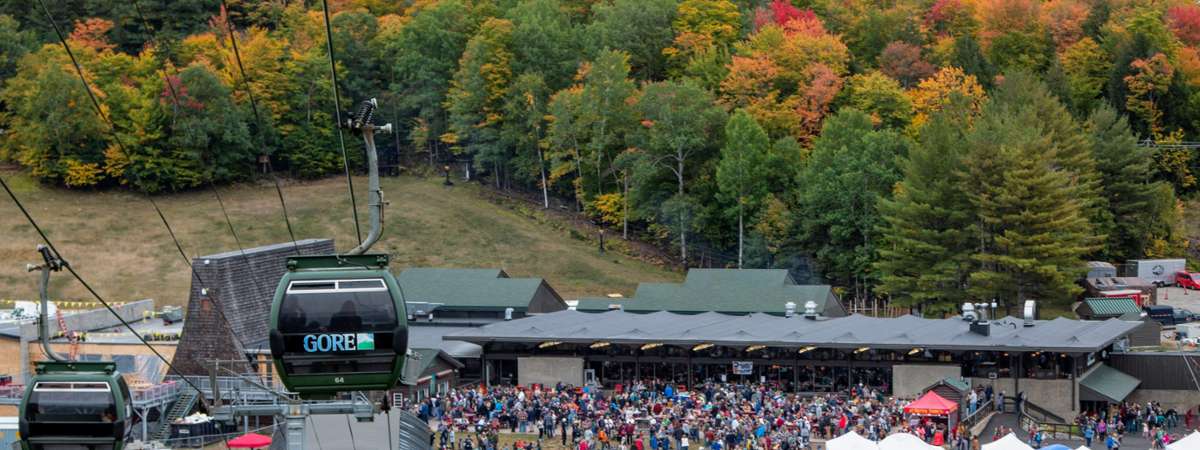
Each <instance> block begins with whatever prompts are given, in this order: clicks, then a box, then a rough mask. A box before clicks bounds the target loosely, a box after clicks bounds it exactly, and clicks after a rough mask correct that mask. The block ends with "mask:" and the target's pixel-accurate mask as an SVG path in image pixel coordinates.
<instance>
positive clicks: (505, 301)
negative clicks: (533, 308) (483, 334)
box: [396, 268, 565, 312]
mask: <svg viewBox="0 0 1200 450" xmlns="http://www.w3.org/2000/svg"><path fill="white" fill-rule="evenodd" d="M396 282H397V283H399V284H400V288H401V289H402V290H404V300H405V301H409V302H428V303H441V304H442V305H441V306H438V309H441V310H454V309H470V310H502V309H505V308H513V309H514V310H516V311H522V312H523V311H526V310H528V309H529V307H530V303H531V302H532V301H533V300H534V298H535V297H537V296H538V294H539V292H538V291H539V290H540V289H542V286H543V285H545V286H547V287H546V289H547V290H549V291H550V292H551V293H552V294H553V296H554V297H557V296H558V294H557V293H553V290H552V289H550V288H549V286H548V285H546V284H545V281H543V280H542V279H541V278H509V277H508V274H507V273H505V272H504V271H503V270H500V269H439V268H411V269H404V271H402V272H400V274H399V275H397V276H396ZM558 301H560V302H561V301H562V300H561V298H559V299H558ZM564 305H565V304H564ZM564 307H565V306H564Z"/></svg>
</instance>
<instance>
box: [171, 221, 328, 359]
mask: <svg viewBox="0 0 1200 450" xmlns="http://www.w3.org/2000/svg"><path fill="white" fill-rule="evenodd" d="M297 250H298V251H299V252H300V254H301V255H322V254H332V253H333V252H334V246H333V240H331V239H305V240H301V241H297V242H296V243H295V244H293V243H291V242H287V243H282V244H274V245H268V246H263V247H256V248H248V249H246V250H245V253H244V254H243V253H242V252H241V251H232V252H226V253H221V254H216V255H209V256H201V257H198V258H195V259H193V260H192V267H193V269H194V270H193V274H192V287H191V292H190V294H189V296H188V306H187V316H186V319H187V320H185V321H184V326H183V335H182V336H181V339H180V341H179V348H178V349H177V350H176V352H175V358H174V362H173V363H172V365H174V366H175V367H176V368H177V369H178V370H179V371H180V372H182V373H183V374H186V375H208V372H209V368H210V367H211V365H210V361H212V360H214V359H221V360H243V359H246V356H245V355H246V351H247V350H265V349H267V335H268V326H269V324H270V314H271V298H272V297H273V296H274V295H275V287H276V285H278V284H279V280H280V278H282V277H283V274H284V273H285V272H286V271H287V267H286V262H287V258H288V257H289V256H293V255H295V254H296V252H297ZM204 289H207V293H208V295H204V294H203V293H202V292H203V290H204ZM222 313H224V318H222V317H221V314H222ZM242 345H245V346H246V347H249V348H242ZM235 370H242V371H249V365H247V366H246V367H239V368H237V369H235Z"/></svg>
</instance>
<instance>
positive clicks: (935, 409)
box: [904, 391, 958, 416]
mask: <svg viewBox="0 0 1200 450" xmlns="http://www.w3.org/2000/svg"><path fill="white" fill-rule="evenodd" d="M957 409H958V404H957V403H954V402H952V401H950V400H946V399H945V398H944V397H942V396H940V395H937V393H936V392H933V391H929V392H926V393H925V395H922V396H921V398H918V399H917V400H916V401H914V402H912V403H909V404H908V406H905V407H904V412H905V413H908V414H917V415H921V416H949V415H950V413H952V412H954V411H955V410H957Z"/></svg>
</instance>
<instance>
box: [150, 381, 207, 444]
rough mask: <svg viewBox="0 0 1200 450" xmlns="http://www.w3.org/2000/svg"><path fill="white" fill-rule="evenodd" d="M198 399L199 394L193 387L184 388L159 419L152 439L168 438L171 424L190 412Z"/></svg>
mask: <svg viewBox="0 0 1200 450" xmlns="http://www.w3.org/2000/svg"><path fill="white" fill-rule="evenodd" d="M198 399H199V396H197V395H196V390H194V389H185V390H183V391H182V392H180V393H179V399H178V400H175V404H173V405H171V409H169V410H167V414H166V415H164V416H162V418H161V419H160V420H159V425H158V429H157V430H155V431H154V435H153V436H152V437H151V438H152V440H156V441H161V440H165V439H168V438H170V437H171V424H172V423H174V422H175V420H177V419H180V418H182V417H184V416H186V415H187V414H188V413H189V412H191V411H192V408H193V407H195V406H196V401H197V400H198Z"/></svg>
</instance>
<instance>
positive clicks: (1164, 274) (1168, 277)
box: [1125, 258, 1187, 286]
mask: <svg viewBox="0 0 1200 450" xmlns="http://www.w3.org/2000/svg"><path fill="white" fill-rule="evenodd" d="M1180 270H1187V260H1185V259H1183V258H1177V259H1131V260H1129V261H1126V262H1125V276H1127V277H1138V278H1141V279H1142V280H1145V281H1148V282H1150V283H1154V285H1155V286H1167V285H1171V284H1175V272H1178V271H1180Z"/></svg>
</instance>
